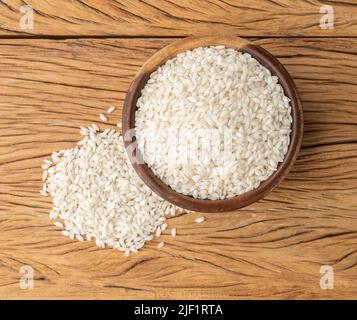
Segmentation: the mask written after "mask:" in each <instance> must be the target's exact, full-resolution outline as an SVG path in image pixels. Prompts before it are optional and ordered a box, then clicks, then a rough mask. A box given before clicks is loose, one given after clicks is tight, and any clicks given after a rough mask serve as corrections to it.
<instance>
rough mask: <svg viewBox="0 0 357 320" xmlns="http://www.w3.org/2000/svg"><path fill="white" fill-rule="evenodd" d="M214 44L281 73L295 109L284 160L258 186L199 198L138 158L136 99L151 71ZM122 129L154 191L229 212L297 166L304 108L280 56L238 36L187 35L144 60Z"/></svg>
mask: <svg viewBox="0 0 357 320" xmlns="http://www.w3.org/2000/svg"><path fill="white" fill-rule="evenodd" d="M212 45H225V46H226V47H228V48H234V49H236V50H238V51H241V52H245V53H249V54H250V55H251V56H252V57H254V58H255V59H256V60H258V61H259V63H261V64H262V65H263V66H265V67H266V68H267V69H269V70H270V71H271V73H272V74H273V75H275V76H277V77H278V79H279V83H280V84H281V86H282V87H283V89H284V93H285V95H286V96H288V97H289V98H290V100H291V102H290V104H291V111H292V112H291V116H292V126H291V129H292V130H291V134H290V144H289V147H288V151H287V153H286V154H285V157H284V160H283V161H282V162H280V163H279V165H278V168H277V170H276V171H274V173H273V174H272V175H271V176H270V177H269V178H268V179H267V180H265V181H263V182H262V183H261V184H260V185H259V186H258V187H257V188H255V189H253V190H251V191H248V192H245V193H243V194H241V195H237V196H234V197H231V198H226V199H222V200H208V199H195V198H193V197H191V196H187V195H184V194H181V193H179V192H177V191H175V190H173V189H172V188H171V187H169V186H168V185H166V184H165V183H164V182H163V181H162V180H161V179H159V178H158V177H157V176H156V175H155V174H154V173H153V171H152V170H151V169H150V168H149V166H148V165H147V164H145V163H142V162H138V159H141V155H140V152H139V150H138V149H137V143H136V138H135V134H134V135H132V134H131V133H132V132H133V130H134V131H135V112H136V109H137V107H136V102H137V99H138V98H139V97H140V94H141V90H142V89H143V87H144V86H145V84H146V82H147V80H148V79H149V77H150V75H151V73H152V72H153V71H155V70H156V69H157V68H158V67H159V66H161V65H163V64H164V63H165V62H166V61H167V60H169V59H171V58H173V57H174V56H176V55H177V54H178V53H180V52H184V51H186V50H190V49H193V48H196V47H202V46H203V47H204V46H212ZM122 132H123V138H124V145H125V149H126V151H127V154H128V156H129V160H130V162H131V164H132V166H133V168H134V170H135V171H136V173H137V174H138V175H139V177H140V178H141V179H142V180H143V182H144V183H145V184H146V185H147V186H148V187H149V188H150V189H151V190H152V191H154V192H155V193H156V194H158V195H159V196H160V197H162V198H163V199H165V200H166V201H168V202H170V203H172V204H174V205H176V206H178V207H181V208H184V209H187V210H192V211H199V212H207V213H208V212H226V211H233V210H237V209H240V208H243V207H245V206H248V205H250V204H252V203H253V202H256V201H258V200H260V199H262V198H263V197H264V196H265V195H266V194H267V193H269V192H270V191H271V190H272V189H273V188H275V187H276V186H277V185H278V184H279V183H280V182H281V181H282V180H283V179H284V178H285V176H286V175H287V174H288V172H289V171H290V169H291V167H292V166H293V164H294V162H295V160H296V158H297V155H298V153H299V150H300V147H301V141H302V136H303V111H302V105H301V102H300V99H299V95H298V92H297V89H296V86H295V83H294V81H293V79H292V78H291V76H290V75H289V73H288V72H287V70H286V69H285V68H284V66H283V65H282V64H281V63H280V62H279V61H278V60H277V58H275V57H274V56H273V55H272V54H270V53H269V52H268V51H267V50H265V49H263V48H262V47H260V46H258V45H256V44H253V43H251V42H249V41H247V40H245V39H242V38H239V37H236V36H203V37H187V38H184V39H180V40H177V41H175V42H173V43H171V44H169V45H167V46H165V47H164V48H162V49H160V50H159V51H157V52H156V53H155V54H154V55H153V56H152V57H151V58H149V59H148V60H147V61H146V62H145V63H144V65H143V66H142V67H141V69H140V70H139V72H138V73H137V74H136V76H135V78H134V80H133V82H132V83H131V85H130V88H129V90H128V92H127V95H126V98H125V101H124V108H123V114H122Z"/></svg>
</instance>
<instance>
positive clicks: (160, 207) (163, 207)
mask: <svg viewBox="0 0 357 320" xmlns="http://www.w3.org/2000/svg"><path fill="white" fill-rule="evenodd" d="M97 130H99V128H98V126H97V125H93V126H91V127H89V128H82V129H81V133H82V135H84V137H83V139H82V140H81V141H80V142H79V143H78V145H77V146H75V147H74V148H70V149H67V150H61V151H59V152H54V153H53V154H52V157H51V160H45V162H44V165H43V166H42V168H43V169H44V173H43V180H44V181H45V183H44V186H43V190H42V192H41V193H42V195H44V196H46V195H48V194H50V195H51V196H52V197H53V205H54V207H53V209H52V211H51V213H50V218H51V219H55V220H56V222H55V223H54V224H55V225H56V226H57V227H59V228H63V231H62V233H63V234H64V235H65V236H68V237H70V238H71V239H74V238H77V239H78V240H79V241H83V240H88V241H90V240H92V238H95V241H96V244H97V245H98V246H99V247H103V248H104V247H105V246H106V245H108V246H110V247H114V248H115V249H118V250H120V251H123V252H125V254H126V255H129V253H130V252H137V251H138V250H139V249H140V248H142V247H143V245H144V244H145V242H146V241H149V240H151V239H152V238H153V234H154V233H155V234H156V236H160V234H161V232H163V231H164V230H165V229H166V228H167V223H166V222H165V220H166V218H165V217H166V216H167V215H175V212H176V211H177V210H180V209H178V208H176V207H175V206H173V205H171V204H170V203H168V202H166V201H165V200H163V199H161V198H160V197H159V196H157V195H156V194H155V193H153V192H152V191H151V190H150V189H149V188H148V187H147V186H146V185H145V184H144V183H143V182H142V181H141V179H140V178H139V177H138V176H137V175H136V173H135V171H134V170H133V168H132V166H131V164H130V163H129V160H128V158H127V154H126V151H125V148H124V143H123V138H122V136H121V134H120V133H118V132H116V131H115V130H114V129H107V130H105V131H104V132H99V131H97ZM174 233H175V235H176V229H175V232H174ZM162 246H163V243H161V244H160V247H162Z"/></svg>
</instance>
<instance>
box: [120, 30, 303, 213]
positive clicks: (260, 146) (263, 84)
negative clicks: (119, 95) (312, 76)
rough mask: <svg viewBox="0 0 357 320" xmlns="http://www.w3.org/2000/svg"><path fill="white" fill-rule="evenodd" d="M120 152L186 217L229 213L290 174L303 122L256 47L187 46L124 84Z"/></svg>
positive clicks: (237, 43)
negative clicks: (186, 213)
mask: <svg viewBox="0 0 357 320" xmlns="http://www.w3.org/2000/svg"><path fill="white" fill-rule="evenodd" d="M122 129H123V137H124V144H125V147H126V150H127V153H128V156H129V159H130V162H131V164H132V165H133V167H134V169H135V171H136V172H137V174H138V175H139V177H140V178H141V179H142V180H143V182H144V183H145V184H146V185H147V186H148V187H149V188H150V189H152V190H153V191H154V192H155V193H157V194H158V195H159V196H161V197H162V198H164V199H165V200H167V201H169V202H170V203H172V204H174V205H176V206H178V207H181V208H184V209H187V210H192V211H200V212H223V211H233V210H236V209H239V208H242V207H245V206H247V205H249V204H252V203H253V202H255V201H258V200H259V199H261V198H263V197H264V196H265V195H266V194H267V193H268V192H270V191H271V190H272V189H273V188H274V187H275V186H277V185H278V184H279V183H280V182H281V181H282V180H283V179H284V177H285V176H286V175H287V174H288V172H289V170H290V169H291V167H292V165H293V163H294V161H295V159H296V157H297V155H298V152H299V149H300V145H301V140H302V135H303V114H302V106H301V103H300V100H299V96H298V93H297V89H296V86H295V84H294V82H293V80H292V78H291V77H290V75H289V74H288V72H287V71H286V69H285V68H284V67H283V66H282V65H281V63H280V62H279V61H278V60H277V59H276V58H275V57H274V56H273V55H271V54H270V53H269V52H268V51H266V50H265V49H263V48H262V47H260V46H258V45H255V44H253V43H250V42H248V41H246V40H244V39H241V38H238V37H234V36H227V37H219V36H208V37H189V38H185V39H181V40H179V41H176V42H174V43H172V44H170V45H168V46H166V47H164V48H163V49H161V50H159V51H158V52H157V53H155V54H154V55H153V56H152V57H151V58H150V59H149V60H148V61H147V62H146V63H145V64H144V65H143V66H142V68H141V69H140V71H139V72H138V73H137V75H136V76H135V78H134V81H133V82H132V84H131V86H130V88H129V90H128V93H127V96H126V99H125V103H124V109H123V118H122Z"/></svg>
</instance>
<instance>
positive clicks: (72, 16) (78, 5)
mask: <svg viewBox="0 0 357 320" xmlns="http://www.w3.org/2000/svg"><path fill="white" fill-rule="evenodd" d="M25 4H28V5H30V6H32V8H33V9H34V17H35V25H34V29H33V30H22V29H21V28H20V25H19V20H20V18H21V17H22V16H23V14H21V13H20V7H21V6H23V5H25ZM323 5H329V6H331V7H332V8H333V10H334V14H335V27H334V29H333V30H329V29H327V30H324V29H321V28H320V19H321V17H322V16H323V15H324V13H320V8H321V6H323ZM0 10H1V15H0V35H7V36H26V35H27V36H31V35H36V36H66V37H69V36H84V35H85V36H103V35H105V36H125V37H127V36H146V37H153V36H161V37H163V36H164V37H172V36H188V35H202V34H204V35H210V34H213V35H217V33H228V34H234V35H239V36H251V37H272V36H322V37H330V36H334V37H336V36H350V37H351V36H355V37H356V36H357V5H356V2H355V0H336V1H333V0H325V1H317V0H299V1H296V0H274V1H273V0H209V1H206V0H194V1H192V0H180V1H177V0H176V1H175V0H144V1H139V0H134V1H133V0H120V1H119V0H110V1H102V0H56V1H45V0H26V1H23V0H2V1H0ZM323 12H324V11H323Z"/></svg>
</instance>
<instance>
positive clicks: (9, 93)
mask: <svg viewBox="0 0 357 320" xmlns="http://www.w3.org/2000/svg"><path fill="white" fill-rule="evenodd" d="M172 41H173V39H101V40H99V39H90V40H88V39H87V40H86V39H80V40H79V39H78V40H65V41H59V40H2V41H1V42H0V65H1V66H0V89H1V90H0V96H1V99H0V113H1V117H0V298H3V299H4V298H18V299H21V298H89V299H93V298H109V299H111V298H112V299H113V298H121V299H126V298H148V299H155V298H176V299H178V298H196V299H200V298H208V299H214V298H224V299H236V298H248V299H249V298H268V299H272V298H339V299H342V298H347V299H351V298H357V138H356V137H357V89H356V88H357V72H356V71H357V54H356V52H357V39H309V38H304V39H288V38H286V39H263V40H257V41H256V43H257V44H259V45H262V46H263V47H264V48H266V49H267V50H269V51H270V52H272V53H273V54H275V55H276V56H277V57H278V58H279V60H280V61H281V62H282V63H283V64H284V65H285V66H286V67H287V69H288V71H289V72H290V73H291V75H292V76H293V77H294V79H295V80H296V84H297V87H298V89H299V91H300V94H301V98H302V103H303V108H304V116H305V135H304V141H303V148H302V150H301V153H300V155H299V157H298V160H297V163H296V165H295V166H294V168H293V170H292V172H291V173H290V174H289V175H288V177H287V179H286V180H284V181H283V183H282V184H281V185H280V186H279V187H278V188H277V189H275V190H274V191H273V192H272V193H271V194H270V195H269V196H268V197H267V198H266V199H264V200H262V201H259V202H258V203H256V204H254V205H251V206H249V207H247V208H246V209H243V210H239V211H237V212H235V213H217V214H207V215H206V218H207V221H206V222H205V223H202V224H199V225H197V224H195V223H194V222H193V220H194V219H195V218H196V217H198V216H200V215H199V214H187V215H181V216H178V217H174V218H172V219H170V220H169V227H173V226H175V227H177V230H178V235H177V237H176V238H172V237H170V236H169V235H167V234H165V235H163V236H162V238H161V239H160V241H165V242H166V243H167V245H166V246H165V247H164V248H163V249H161V250H158V249H157V243H158V241H157V240H155V241H152V242H151V243H149V244H148V245H147V246H145V248H144V250H142V251H140V252H139V253H138V254H135V255H132V256H131V257H130V258H125V257H124V256H123V255H122V254H120V253H118V252H117V251H115V250H112V249H105V250H102V249H98V248H97V247H95V245H94V244H93V243H88V242H86V243H80V242H76V241H71V240H69V239H67V238H65V237H63V236H62V235H61V234H60V232H59V231H58V230H56V228H55V227H54V226H51V223H50V221H49V219H48V212H49V210H50V207H51V200H50V199H49V198H43V197H40V196H39V189H40V188H41V173H42V171H41V169H40V165H41V163H42V160H43V159H44V158H45V157H47V156H48V155H49V154H50V153H51V152H52V151H53V150H56V149H63V148H67V147H70V146H72V145H73V144H74V143H75V142H76V141H77V140H78V139H79V138H80V135H79V132H78V127H79V126H82V125H89V124H90V123H91V122H93V121H96V120H98V114H99V112H101V111H102V110H105V109H106V108H107V107H108V106H109V105H116V106H117V107H118V110H117V111H116V112H115V113H114V114H113V115H112V116H111V117H110V121H109V123H110V124H114V123H116V122H117V121H119V120H120V111H121V108H122V103H123V99H124V96H125V92H126V90H127V89H128V87H129V84H130V82H131V80H132V78H133V77H134V75H135V73H136V72H137V70H138V69H139V68H140V66H141V65H142V64H143V63H144V62H145V60H146V59H147V58H148V57H149V56H150V55H152V54H153V53H154V52H155V51H156V50H157V49H159V48H161V47H163V46H164V45H166V44H168V43H170V42H172ZM325 264H327V265H332V266H333V268H334V270H335V289H334V290H322V289H320V285H319V281H320V276H321V275H320V273H319V270H320V267H321V265H325ZM22 265H31V266H32V267H33V268H34V270H35V279H36V280H35V288H34V289H33V290H20V289H19V277H20V274H19V268H20V267H21V266H22Z"/></svg>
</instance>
